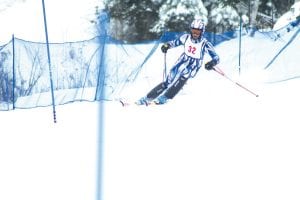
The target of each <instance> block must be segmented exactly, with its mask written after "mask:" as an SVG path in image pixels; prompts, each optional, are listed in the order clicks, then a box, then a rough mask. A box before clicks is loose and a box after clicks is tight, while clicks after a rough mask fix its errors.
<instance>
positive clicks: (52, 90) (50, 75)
mask: <svg viewBox="0 0 300 200" xmlns="http://www.w3.org/2000/svg"><path fill="white" fill-rule="evenodd" d="M42 4H43V15H44V26H45V36H46V44H47V56H48V66H49V78H50V86H51V97H52V109H53V120H54V123H56V111H55V99H54V89H53V80H52V70H51V59H50V49H49V40H48V30H47V20H46V10H45V2H44V0H42Z"/></svg>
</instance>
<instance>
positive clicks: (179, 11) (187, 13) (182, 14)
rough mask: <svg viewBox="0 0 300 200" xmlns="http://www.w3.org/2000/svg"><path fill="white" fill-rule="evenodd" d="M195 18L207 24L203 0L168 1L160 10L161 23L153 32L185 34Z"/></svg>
mask: <svg viewBox="0 0 300 200" xmlns="http://www.w3.org/2000/svg"><path fill="white" fill-rule="evenodd" d="M195 18H201V19H202V20H203V21H204V22H207V10H206V8H205V7H204V5H203V3H202V1H201V0H167V1H166V2H165V3H164V4H163V5H162V6H161V7H160V9H159V21H158V23H157V24H156V25H155V26H154V27H153V28H152V29H151V31H152V32H155V33H162V32H163V31H171V32H184V31H186V30H188V27H189V26H190V23H191V22H192V21H193V19H195Z"/></svg>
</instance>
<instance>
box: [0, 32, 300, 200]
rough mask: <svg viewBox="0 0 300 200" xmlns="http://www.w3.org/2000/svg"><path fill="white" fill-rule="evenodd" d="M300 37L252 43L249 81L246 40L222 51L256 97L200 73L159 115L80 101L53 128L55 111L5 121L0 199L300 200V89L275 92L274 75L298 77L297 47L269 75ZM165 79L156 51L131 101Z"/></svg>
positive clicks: (60, 110) (18, 113)
mask: <svg viewBox="0 0 300 200" xmlns="http://www.w3.org/2000/svg"><path fill="white" fill-rule="evenodd" d="M297 30H298V29H295V30H293V31H291V32H290V33H288V34H287V35H286V36H285V37H283V38H281V39H280V40H277V41H272V40H270V39H268V38H266V37H263V36H262V35H259V34H257V35H256V36H255V37H254V38H247V37H245V38H243V40H242V41H243V43H242V46H243V51H242V55H243V57H242V65H241V76H239V75H238V66H237V63H238V53H237V49H238V48H237V47H238V40H231V41H228V42H226V43H223V44H221V45H220V46H217V47H216V50H217V52H218V53H219V54H220V56H221V60H222V62H221V64H220V65H219V67H220V68H221V69H222V70H224V72H225V73H226V74H227V75H228V76H229V77H231V78H232V79H233V80H236V81H238V82H239V83H241V84H242V85H244V86H246V87H247V88H249V89H251V90H253V91H255V92H256V93H258V94H259V95H260V96H259V97H255V96H253V95H252V94H250V93H248V92H247V91H245V90H243V89H242V88H240V87H238V86H237V85H236V84H234V83H232V82H231V81H229V80H227V79H226V78H224V77H223V76H221V75H219V74H217V73H215V72H213V71H205V70H204V69H201V70H200V71H199V74H198V75H197V77H196V78H194V79H192V80H190V81H189V82H188V84H187V85H186V86H185V88H184V90H182V92H181V93H180V95H179V96H178V97H176V98H175V99H174V100H172V101H171V102H170V103H169V104H166V105H162V106H152V107H151V106H150V107H137V106H131V107H126V108H124V107H122V106H120V104H119V103H118V102H104V104H103V105H102V106H99V105H98V103H97V102H94V103H88V102H77V103H72V104H68V105H62V106H57V120H58V122H57V123H56V124H54V123H53V120H52V108H51V107H45V108H35V109H28V110H21V109H18V110H14V111H9V112H5V111H3V112H0V121H1V132H0V160H1V165H0V177H1V178H0V188H1V189H0V199H3V200H19V199H31V200H40V199H46V200H48V199H49V200H50V199H51V200H53V199H55V200H66V199H72V200H77V199H78V200H82V199H85V200H90V199H103V200H120V199H130V200H140V199H146V200H150V199H151V200H153V199H155V200H165V199H173V200H177V199H178V200H179V199H191V200H194V199H195V200H199V199H204V200H219V199H231V200H240V199H246V200H247V199H249V200H252V199H258V200H265V199H272V200H281V199H299V198H300V195H299V192H298V189H299V187H300V184H299V179H300V172H299V168H300V161H299V159H298V158H299V156H300V155H299V154H300V146H299V143H300V136H299V133H300V130H299V129H300V128H299V126H298V118H297V115H298V113H299V112H300V108H299V101H300V96H299V94H298V93H297V91H298V90H299V84H300V82H299V81H300V80H299V79H292V80H289V81H283V82H277V83H268V82H269V79H270V78H272V77H273V75H274V76H275V77H276V76H280V78H281V74H282V73H284V72H285V71H284V70H283V71H280V72H279V71H278V70H276V68H281V69H284V68H285V67H286V66H289V67H294V69H295V67H297V66H296V65H295V63H296V60H297V55H298V54H297V52H298V47H297V45H296V44H299V37H298V36H296V37H295V39H294V40H293V41H292V43H291V44H290V45H288V47H287V48H284V50H283V51H282V53H280V55H279V56H278V57H277V59H276V62H274V64H273V65H270V67H269V68H267V71H264V70H263V69H264V67H265V66H266V65H267V64H268V63H269V62H270V61H271V60H272V59H273V58H274V56H276V55H277V54H278V53H279V52H280V50H281V49H282V48H283V47H284V46H285V45H286V44H287V43H288V41H289V40H290V38H291V37H292V36H293V34H295V33H296V31H297ZM20 36H21V35H20ZM25 39H26V38H25ZM258 44H259V45H260V46H259V48H257V47H258ZM178 53H179V51H176V50H174V51H173V52H172V51H171V50H170V52H169V53H168V57H167V58H168V60H167V64H168V67H170V66H171V65H172V63H173V62H175V60H176V58H177V55H178ZM275 63H276V64H275ZM271 66H272V67H271ZM162 69H163V56H162V54H161V53H160V52H159V50H158V51H157V52H156V53H155V54H154V55H153V57H152V58H151V59H149V61H148V62H147V63H146V65H145V68H144V69H143V73H142V74H141V78H139V79H138V80H137V81H140V82H137V83H136V85H135V84H133V85H131V87H130V88H129V89H128V93H127V94H128V96H127V97H128V98H132V99H134V98H135V97H140V96H141V95H144V94H145V93H146V92H147V91H148V89H150V88H152V87H153V86H154V85H156V84H157V83H158V81H159V80H161V74H162ZM272 69H274V71H273V70H272ZM265 72H268V73H265ZM276 73H277V74H276ZM153 76H155V77H154V78H153ZM145 77H150V78H151V81H149V79H147V80H146V79H145ZM276 79H277V78H276ZM143 80H144V81H143ZM138 83H141V84H138ZM124 95H126V92H125V94H124ZM101 162H102V163H103V165H101V166H100V165H99V163H101ZM99 179H100V180H101V184H99ZM98 193H101V195H99V194H98Z"/></svg>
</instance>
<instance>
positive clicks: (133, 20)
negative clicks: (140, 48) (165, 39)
mask: <svg viewBox="0 0 300 200" xmlns="http://www.w3.org/2000/svg"><path fill="white" fill-rule="evenodd" d="M104 4H105V8H106V10H107V11H108V12H109V15H110V18H111V21H110V31H109V32H110V35H111V36H112V37H114V38H116V39H119V40H123V41H126V42H137V41H141V40H151V39H156V37H157V34H156V33H153V32H150V31H149V29H150V28H151V27H153V26H154V24H155V23H156V22H157V20H158V13H157V10H158V8H159V6H160V3H159V2H155V1H152V0H143V1H135V0H104Z"/></svg>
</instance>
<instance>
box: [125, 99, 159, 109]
mask: <svg viewBox="0 0 300 200" xmlns="http://www.w3.org/2000/svg"><path fill="white" fill-rule="evenodd" d="M119 103H120V104H121V105H122V106H123V107H128V106H146V107H147V106H153V105H163V104H156V103H155V102H147V103H145V104H137V103H136V102H129V101H126V100H123V99H119Z"/></svg>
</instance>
